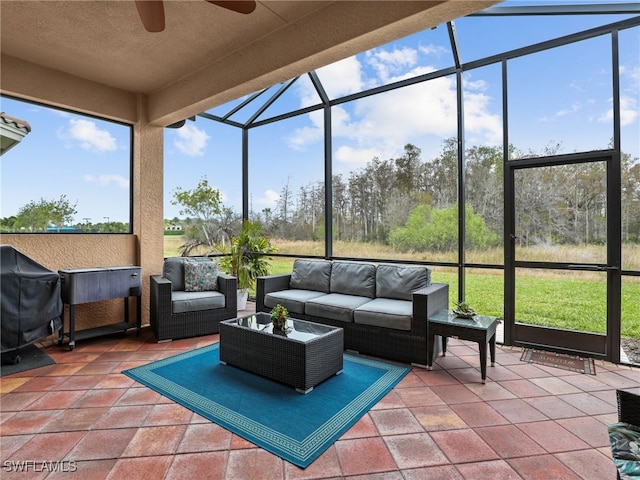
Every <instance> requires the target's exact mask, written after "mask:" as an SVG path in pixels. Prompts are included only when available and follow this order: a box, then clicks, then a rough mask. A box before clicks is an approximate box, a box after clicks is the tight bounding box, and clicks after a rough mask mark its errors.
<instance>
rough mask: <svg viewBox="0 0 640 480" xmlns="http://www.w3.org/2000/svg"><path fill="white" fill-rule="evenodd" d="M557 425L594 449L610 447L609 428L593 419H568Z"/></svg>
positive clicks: (559, 421) (560, 421)
mask: <svg viewBox="0 0 640 480" xmlns="http://www.w3.org/2000/svg"><path fill="white" fill-rule="evenodd" d="M557 423H559V424H560V425H561V426H563V427H564V428H565V429H566V430H568V431H570V432H571V433H573V434H574V435H575V436H576V437H578V438H579V439H581V440H583V441H584V442H587V443H588V444H589V445H591V446H592V447H608V446H609V433H608V431H607V426H606V425H603V424H602V422H600V421H599V420H597V419H595V418H593V417H577V418H566V419H564V420H557Z"/></svg>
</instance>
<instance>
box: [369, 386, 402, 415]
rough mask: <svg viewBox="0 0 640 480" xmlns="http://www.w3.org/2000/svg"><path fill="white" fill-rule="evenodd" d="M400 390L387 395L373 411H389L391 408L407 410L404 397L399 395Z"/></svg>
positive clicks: (372, 408)
mask: <svg viewBox="0 0 640 480" xmlns="http://www.w3.org/2000/svg"><path fill="white" fill-rule="evenodd" d="M398 392H399V390H392V391H390V392H389V393H387V394H386V395H385V396H384V397H383V398H382V399H381V400H380V401H379V402H378V403H376V404H375V405H374V406H373V407H371V410H387V409H389V408H405V407H406V406H407V405H405V403H404V401H403V400H402V397H400V395H399V394H398Z"/></svg>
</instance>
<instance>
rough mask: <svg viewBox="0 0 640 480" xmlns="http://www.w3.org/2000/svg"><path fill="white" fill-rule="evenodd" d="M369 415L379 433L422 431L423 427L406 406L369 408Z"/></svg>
mask: <svg viewBox="0 0 640 480" xmlns="http://www.w3.org/2000/svg"><path fill="white" fill-rule="evenodd" d="M369 416H370V417H371V420H373V423H374V424H375V426H376V428H377V429H378V431H379V432H380V435H398V434H401V433H414V432H423V431H424V429H423V428H422V426H421V425H420V423H419V422H418V421H417V420H416V417H414V416H413V414H412V413H411V411H410V410H409V409H408V408H394V409H392V410H375V411H374V410H371V411H370V412H369Z"/></svg>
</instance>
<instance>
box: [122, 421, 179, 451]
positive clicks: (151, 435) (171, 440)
mask: <svg viewBox="0 0 640 480" xmlns="http://www.w3.org/2000/svg"><path fill="white" fill-rule="evenodd" d="M186 428H187V427H186V425H170V426H160V427H144V428H139V429H138V431H137V432H136V433H135V435H134V436H133V438H132V439H131V442H130V443H129V445H127V447H126V448H125V450H124V452H123V453H122V456H123V457H142V456H154V455H170V454H172V453H174V452H175V450H176V448H177V446H178V444H179V443H180V440H182V436H183V435H184V432H185V430H186Z"/></svg>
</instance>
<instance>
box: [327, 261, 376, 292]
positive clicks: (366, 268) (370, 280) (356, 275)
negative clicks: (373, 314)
mask: <svg viewBox="0 0 640 480" xmlns="http://www.w3.org/2000/svg"><path fill="white" fill-rule="evenodd" d="M331 293H342V294H344V295H355V296H358V297H369V298H375V296H376V266H375V265H374V264H373V263H359V262H333V267H331Z"/></svg>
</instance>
